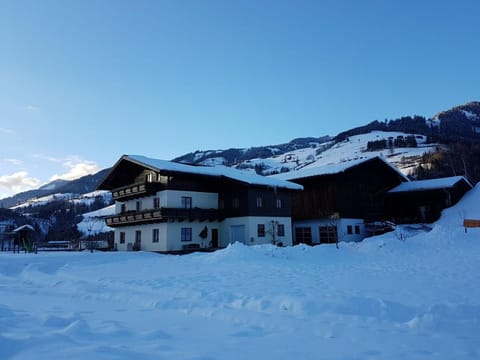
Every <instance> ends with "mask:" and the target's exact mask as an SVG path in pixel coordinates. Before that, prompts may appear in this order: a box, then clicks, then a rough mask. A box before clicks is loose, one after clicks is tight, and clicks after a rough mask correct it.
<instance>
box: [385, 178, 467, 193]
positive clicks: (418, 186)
mask: <svg viewBox="0 0 480 360" xmlns="http://www.w3.org/2000/svg"><path fill="white" fill-rule="evenodd" d="M459 181H465V182H466V183H467V184H469V185H470V186H472V185H471V184H470V182H469V181H468V180H467V179H465V178H464V177H463V176H452V177H445V178H438V179H428V180H416V181H410V182H408V183H402V184H400V185H398V186H396V187H394V188H393V189H391V190H390V191H389V192H390V193H396V192H406V191H424V190H435V189H446V188H451V187H453V186H454V185H455V184H457V183H458V182H459Z"/></svg>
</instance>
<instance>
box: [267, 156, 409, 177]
mask: <svg viewBox="0 0 480 360" xmlns="http://www.w3.org/2000/svg"><path fill="white" fill-rule="evenodd" d="M373 159H379V160H381V161H383V162H384V163H385V164H386V165H387V166H389V167H391V168H392V169H393V170H395V171H396V172H397V173H398V174H399V175H400V176H401V177H402V178H403V179H404V180H405V181H408V178H407V177H406V176H405V175H404V174H403V173H402V172H400V170H398V169H397V168H396V167H394V166H393V165H391V164H390V163H389V162H388V161H386V160H385V159H383V158H382V157H381V156H370V157H364V158H361V159H356V160H351V161H344V162H340V163H337V164H329V165H323V166H316V165H315V164H311V165H309V166H306V167H304V168H303V169H300V170H297V171H290V172H286V173H281V174H276V175H272V176H271V177H273V178H277V179H282V180H295V179H303V178H307V177H311V176H322V175H332V174H339V173H342V172H345V171H346V170H348V169H351V168H353V167H355V166H358V165H360V164H363V163H365V162H368V161H371V160H373Z"/></svg>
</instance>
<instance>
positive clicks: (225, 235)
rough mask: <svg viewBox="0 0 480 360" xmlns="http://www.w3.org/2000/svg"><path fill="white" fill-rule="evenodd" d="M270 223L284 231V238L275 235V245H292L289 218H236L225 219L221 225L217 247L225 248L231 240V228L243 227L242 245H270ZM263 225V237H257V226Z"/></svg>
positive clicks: (271, 238) (271, 237)
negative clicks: (276, 223)
mask: <svg viewBox="0 0 480 360" xmlns="http://www.w3.org/2000/svg"><path fill="white" fill-rule="evenodd" d="M272 221H276V222H278V224H283V225H284V229H285V236H278V235H275V240H276V243H279V242H281V243H282V244H283V245H285V246H288V245H292V225H291V219H290V218H289V217H271V216H267V217H265V216H244V217H236V218H228V219H225V220H224V221H223V222H222V223H221V228H220V240H219V245H220V246H221V247H226V246H228V244H230V243H231V242H232V241H233V240H232V231H233V230H232V227H235V226H242V225H243V226H244V230H245V239H244V241H243V242H244V243H245V244H247V245H258V244H271V243H272V240H273V236H272ZM258 224H264V225H265V236H264V237H260V236H258V231H257V229H258V228H257V225H258Z"/></svg>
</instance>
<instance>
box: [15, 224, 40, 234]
mask: <svg viewBox="0 0 480 360" xmlns="http://www.w3.org/2000/svg"><path fill="white" fill-rule="evenodd" d="M22 230H30V231H35V229H34V228H33V226H31V225H28V224H26V225H22V226H20V227H18V228H16V229H14V230H13V232H15V233H16V232H19V231H22Z"/></svg>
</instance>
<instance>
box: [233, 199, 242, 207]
mask: <svg viewBox="0 0 480 360" xmlns="http://www.w3.org/2000/svg"><path fill="white" fill-rule="evenodd" d="M232 206H233V208H234V209H238V208H239V207H240V199H239V198H233V203H232Z"/></svg>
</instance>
